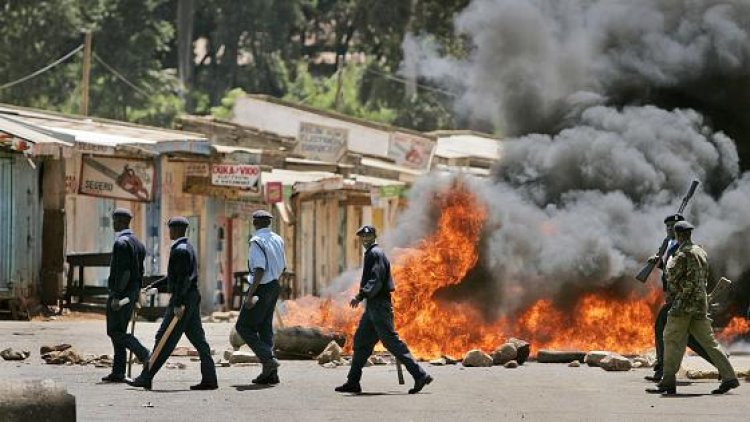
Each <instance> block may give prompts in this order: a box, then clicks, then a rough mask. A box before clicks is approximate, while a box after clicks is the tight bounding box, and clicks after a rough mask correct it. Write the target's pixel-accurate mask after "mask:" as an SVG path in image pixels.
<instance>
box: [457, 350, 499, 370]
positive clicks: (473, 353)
mask: <svg viewBox="0 0 750 422" xmlns="http://www.w3.org/2000/svg"><path fill="white" fill-rule="evenodd" d="M462 364H463V365H464V366H467V367H484V366H492V356H490V355H488V354H487V353H484V352H483V351H481V350H479V349H474V350H470V351H469V352H468V353H466V356H464V360H463V362H462Z"/></svg>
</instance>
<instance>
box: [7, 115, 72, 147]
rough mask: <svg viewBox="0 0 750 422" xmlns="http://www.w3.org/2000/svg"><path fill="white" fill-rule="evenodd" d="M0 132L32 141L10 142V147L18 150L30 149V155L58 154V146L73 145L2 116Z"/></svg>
mask: <svg viewBox="0 0 750 422" xmlns="http://www.w3.org/2000/svg"><path fill="white" fill-rule="evenodd" d="M0 132H3V133H5V134H8V135H10V136H12V137H14V138H18V139H21V140H23V141H27V142H31V143H33V144H34V145H28V146H26V145H24V144H22V143H18V142H15V143H13V144H11V145H12V149H16V150H18V151H30V153H31V154H32V155H58V154H59V153H60V147H72V146H73V144H71V143H69V142H65V141H62V140H60V139H57V138H54V137H52V136H49V135H47V134H46V133H43V132H40V131H37V130H34V129H33V128H31V127H29V126H27V125H24V124H22V123H19V122H16V121H14V120H13V119H9V118H7V117H4V116H0ZM0 142H2V140H0ZM8 142H12V140H9V141H8Z"/></svg>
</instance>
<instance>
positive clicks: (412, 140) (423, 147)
mask: <svg viewBox="0 0 750 422" xmlns="http://www.w3.org/2000/svg"><path fill="white" fill-rule="evenodd" d="M434 149H435V142H433V141H432V140H430V139H428V138H423V137H420V136H416V135H410V134H408V133H403V132H393V133H391V139H390V144H389V145H388V157H389V158H392V159H393V161H395V162H396V164H398V165H400V166H404V167H409V168H412V169H416V170H428V169H429V168H430V161H431V160H432V153H433V151H434Z"/></svg>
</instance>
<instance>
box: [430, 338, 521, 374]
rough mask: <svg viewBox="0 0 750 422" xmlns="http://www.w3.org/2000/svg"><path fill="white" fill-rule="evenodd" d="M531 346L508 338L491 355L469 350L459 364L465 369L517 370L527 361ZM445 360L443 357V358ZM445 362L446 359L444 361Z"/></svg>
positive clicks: (519, 340)
mask: <svg viewBox="0 0 750 422" xmlns="http://www.w3.org/2000/svg"><path fill="white" fill-rule="evenodd" d="M530 354H531V344H530V343H529V342H527V341H525V340H521V339H517V338H510V339H508V341H506V342H505V343H503V344H501V345H500V346H498V347H497V348H496V349H495V350H494V351H493V352H492V354H488V353H485V352H484V351H482V350H480V349H474V350H470V351H469V352H467V353H466V355H464V358H463V360H462V361H461V364H462V365H463V366H466V367H487V366H504V367H506V368H518V366H519V365H523V364H524V363H526V361H527V360H528V359H529V355H530ZM443 359H445V357H443ZM445 360H446V362H447V359H445Z"/></svg>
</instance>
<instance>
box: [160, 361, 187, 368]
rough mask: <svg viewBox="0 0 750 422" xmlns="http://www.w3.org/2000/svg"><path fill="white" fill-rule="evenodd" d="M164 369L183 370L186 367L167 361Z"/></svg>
mask: <svg viewBox="0 0 750 422" xmlns="http://www.w3.org/2000/svg"><path fill="white" fill-rule="evenodd" d="M164 367H165V368H167V369H185V368H187V365H185V364H184V363H182V362H172V361H167V363H165V364H164Z"/></svg>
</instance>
